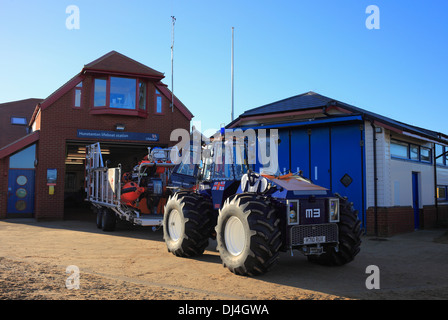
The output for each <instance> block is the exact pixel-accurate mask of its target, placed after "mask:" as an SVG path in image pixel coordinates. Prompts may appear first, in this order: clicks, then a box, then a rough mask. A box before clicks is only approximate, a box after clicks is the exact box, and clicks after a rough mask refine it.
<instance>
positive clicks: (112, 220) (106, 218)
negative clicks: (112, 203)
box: [101, 209, 117, 231]
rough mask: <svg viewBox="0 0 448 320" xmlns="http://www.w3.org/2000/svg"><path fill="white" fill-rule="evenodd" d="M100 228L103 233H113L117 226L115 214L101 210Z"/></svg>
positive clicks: (108, 210) (107, 210)
mask: <svg viewBox="0 0 448 320" xmlns="http://www.w3.org/2000/svg"><path fill="white" fill-rule="evenodd" d="M101 211H102V220H101V228H102V229H103V231H114V230H115V226H116V225H117V217H116V216H115V212H113V211H112V210H110V209H102V210H101Z"/></svg>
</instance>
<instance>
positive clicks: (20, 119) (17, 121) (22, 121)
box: [11, 117, 27, 125]
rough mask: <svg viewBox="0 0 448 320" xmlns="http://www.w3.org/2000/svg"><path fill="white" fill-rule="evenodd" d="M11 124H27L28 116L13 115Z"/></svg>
mask: <svg viewBox="0 0 448 320" xmlns="http://www.w3.org/2000/svg"><path fill="white" fill-rule="evenodd" d="M11 124H21V125H26V124H27V123H26V118H25V117H11Z"/></svg>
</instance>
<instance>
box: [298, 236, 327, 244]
mask: <svg viewBox="0 0 448 320" xmlns="http://www.w3.org/2000/svg"><path fill="white" fill-rule="evenodd" d="M324 242H325V236H317V237H305V238H303V244H313V243H324Z"/></svg>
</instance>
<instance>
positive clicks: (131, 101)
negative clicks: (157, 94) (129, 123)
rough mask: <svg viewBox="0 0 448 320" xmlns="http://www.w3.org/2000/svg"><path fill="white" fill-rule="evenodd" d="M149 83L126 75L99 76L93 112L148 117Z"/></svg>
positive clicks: (96, 82)
mask: <svg viewBox="0 0 448 320" xmlns="http://www.w3.org/2000/svg"><path fill="white" fill-rule="evenodd" d="M147 87H148V86H147V83H146V82H145V81H143V80H140V79H134V78H124V77H112V76H109V77H99V78H96V79H95V81H94V96H93V107H94V109H95V110H92V111H91V112H92V113H96V114H103V113H111V114H127V115H138V116H142V117H146V116H147V114H146V110H147V101H148V98H147V93H148V90H147Z"/></svg>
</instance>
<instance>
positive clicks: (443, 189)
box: [437, 186, 446, 200]
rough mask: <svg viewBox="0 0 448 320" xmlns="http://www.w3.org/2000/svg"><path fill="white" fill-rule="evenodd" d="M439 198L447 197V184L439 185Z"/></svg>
mask: <svg viewBox="0 0 448 320" xmlns="http://www.w3.org/2000/svg"><path fill="white" fill-rule="evenodd" d="M437 199H441V200H445V199H446V187H445V186H439V187H437Z"/></svg>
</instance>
